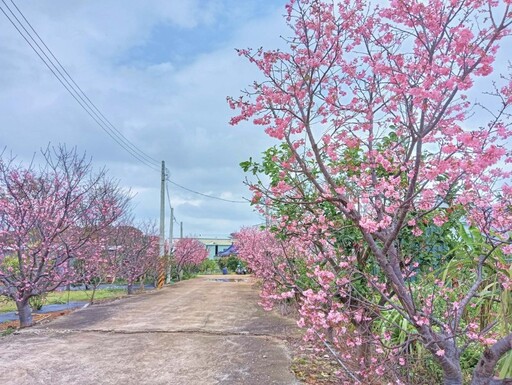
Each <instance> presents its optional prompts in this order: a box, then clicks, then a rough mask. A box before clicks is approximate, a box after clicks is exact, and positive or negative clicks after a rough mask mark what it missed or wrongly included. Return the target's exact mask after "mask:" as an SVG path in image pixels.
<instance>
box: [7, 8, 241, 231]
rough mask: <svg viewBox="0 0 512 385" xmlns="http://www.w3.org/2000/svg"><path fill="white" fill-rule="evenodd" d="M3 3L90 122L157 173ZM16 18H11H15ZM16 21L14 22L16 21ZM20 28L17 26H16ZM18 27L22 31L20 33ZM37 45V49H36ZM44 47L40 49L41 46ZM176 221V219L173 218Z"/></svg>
mask: <svg viewBox="0 0 512 385" xmlns="http://www.w3.org/2000/svg"><path fill="white" fill-rule="evenodd" d="M1 2H2V3H3V4H4V6H5V8H6V9H7V10H8V11H9V13H10V14H11V15H12V17H11V16H9V14H8V13H7V12H6V10H5V9H4V8H3V7H2V5H1V4H0V10H1V11H2V13H3V14H4V15H5V17H6V18H7V19H8V20H9V22H10V23H11V24H12V25H13V26H14V28H15V29H16V30H17V31H18V33H19V34H20V36H21V37H22V38H23V39H24V40H25V41H26V43H27V44H28V45H29V46H30V48H32V50H33V51H34V52H35V53H36V55H37V56H38V57H39V58H40V59H41V61H42V62H43V63H44V64H45V65H46V67H48V69H49V70H50V72H51V73H52V74H53V76H55V78H56V79H57V80H58V81H59V82H60V84H61V85H62V86H63V87H64V88H65V89H66V91H67V92H68V93H69V94H70V95H71V96H72V97H73V99H75V101H76V102H77V103H78V104H79V105H80V107H82V109H83V110H84V111H85V112H86V113H87V114H88V115H89V116H90V117H91V118H92V119H93V120H94V122H95V123H96V124H97V125H98V126H99V127H100V128H101V129H102V130H103V131H104V132H105V133H106V134H107V135H108V136H110V138H112V140H114V141H115V142H116V143H117V144H118V145H119V146H120V147H121V148H123V149H124V150H125V151H126V152H128V153H129V154H130V155H131V156H132V157H134V158H135V159H137V160H138V161H139V162H141V163H142V164H144V165H145V166H147V167H149V168H151V169H152V170H154V171H157V172H160V169H159V168H158V166H157V165H159V164H160V162H159V161H157V160H156V159H155V158H153V157H151V156H149V155H147V154H146V153H145V152H144V151H143V150H141V149H140V148H139V147H138V146H136V145H135V144H133V143H132V142H131V141H130V140H129V139H127V138H126V137H125V136H124V135H123V134H122V133H121V132H120V131H119V130H118V129H117V128H116V127H115V125H114V124H112V122H111V121H110V120H109V119H108V118H107V117H106V116H105V115H104V114H103V113H102V112H101V111H100V109H99V108H98V107H97V106H96V105H95V104H94V103H93V102H92V101H91V99H90V98H89V97H88V96H87V94H86V93H85V92H84V91H83V89H82V88H81V87H80V86H79V85H78V84H77V83H76V81H75V80H74V79H73V77H72V76H71V75H70V74H69V72H68V71H67V70H66V68H65V67H64V66H63V65H62V63H61V62H60V61H59V60H58V59H57V57H56V56H55V55H54V53H53V52H52V50H51V49H50V48H49V47H48V45H47V44H46V43H45V42H44V40H43V39H42V38H41V36H40V35H39V34H38V33H37V31H36V30H35V28H34V27H33V26H32V24H31V23H30V22H29V21H28V19H27V18H26V17H25V15H24V14H23V12H22V11H21V10H20V9H19V7H18V6H17V5H16V4H15V3H14V1H13V0H11V3H12V4H13V6H14V7H15V8H16V10H17V11H18V13H19V15H20V16H21V18H22V19H23V20H24V21H25V23H26V24H27V26H28V28H29V29H30V30H31V31H32V32H33V33H34V34H35V36H36V37H37V39H38V40H39V41H40V43H41V44H39V43H38V41H37V40H36V39H35V38H34V36H33V34H32V33H31V32H30V31H29V30H28V29H27V27H26V26H25V25H24V24H23V22H22V21H21V20H20V18H18V16H17V15H16V14H15V13H14V11H13V10H12V9H11V8H10V7H9V5H8V4H7V3H6V2H5V0H1ZM14 19H15V20H16V21H15V20H14ZM16 22H17V23H16ZM20 27H21V29H20ZM22 30H23V31H24V32H25V33H23V32H22ZM41 45H42V46H41ZM36 47H37V48H36ZM43 47H44V48H43ZM166 181H167V182H169V183H171V184H173V185H174V186H176V187H179V188H181V189H183V190H186V191H189V192H191V193H193V194H197V195H200V196H203V197H206V198H210V199H216V200H219V201H224V202H229V203H247V202H246V201H241V200H240V201H238V200H231V199H224V198H220V197H216V196H213V195H208V194H204V193H201V192H199V191H195V190H193V189H190V188H188V187H185V186H182V185H180V184H178V183H176V182H173V181H171V180H170V179H169V178H168V177H166ZM167 198H168V203H169V206H171V202H170V197H169V192H168V191H167ZM173 219H174V220H175V221H176V218H173Z"/></svg>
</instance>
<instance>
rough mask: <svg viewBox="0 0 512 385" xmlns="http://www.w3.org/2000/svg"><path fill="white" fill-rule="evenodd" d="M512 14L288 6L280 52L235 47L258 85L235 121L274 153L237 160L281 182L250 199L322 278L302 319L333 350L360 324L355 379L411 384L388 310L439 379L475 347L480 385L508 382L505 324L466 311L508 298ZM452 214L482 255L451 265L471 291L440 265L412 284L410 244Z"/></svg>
mask: <svg viewBox="0 0 512 385" xmlns="http://www.w3.org/2000/svg"><path fill="white" fill-rule="evenodd" d="M511 7H512V4H511V3H510V1H509V0H504V1H490V0H489V1H485V0H469V1H441V0H432V1H428V2H427V1H420V0H391V1H390V2H389V3H388V4H379V5H371V4H367V3H366V2H364V1H359V0H356V1H350V2H349V1H343V2H324V1H319V0H297V1H294V0H292V1H290V3H289V4H288V5H287V21H288V24H289V26H290V28H291V29H292V33H293V37H291V38H290V39H289V40H286V43H287V47H288V48H287V50H286V51H279V50H274V51H264V50H263V49H260V50H258V51H256V52H253V51H251V50H240V51H239V53H240V55H242V56H244V57H246V58H247V59H248V60H249V61H251V62H252V63H254V64H255V65H256V66H257V67H258V68H259V69H260V71H261V72H262V74H263V76H264V80H263V81H259V82H255V83H254V84H253V86H252V87H251V88H250V89H249V90H247V91H246V92H245V94H244V96H242V97H240V98H238V99H231V98H230V99H229V103H230V105H231V107H232V108H235V109H239V110H240V114H239V115H238V116H236V117H234V118H233V119H232V121H231V123H232V124H237V123H239V122H240V121H243V120H250V119H252V122H253V123H254V124H256V125H261V126H263V127H264V128H265V132H266V133H267V134H268V135H270V136H271V137H273V138H275V139H276V140H278V141H279V142H281V144H280V145H279V146H275V147H273V149H271V151H267V153H266V156H267V159H266V160H265V161H264V162H263V163H261V164H259V163H256V162H252V161H251V162H248V163H245V164H244V165H243V166H244V168H245V169H246V170H252V171H253V172H255V173H266V174H267V175H269V176H271V177H272V178H271V182H270V186H268V187H267V186H266V184H265V183H263V182H259V183H255V184H254V185H252V186H251V188H252V190H253V191H254V199H253V202H254V203H256V204H262V203H264V204H265V206H267V207H270V208H271V211H272V210H273V211H274V212H275V213H276V214H277V215H275V216H274V218H273V220H274V230H275V231H277V233H279V234H280V236H281V237H288V238H293V239H295V240H298V242H295V246H296V247H298V250H300V251H301V252H302V253H303V255H304V256H303V260H305V261H306V265H307V266H308V274H310V275H311V277H313V278H314V280H315V281H316V282H318V283H319V286H316V287H315V290H311V291H310V292H307V293H306V297H308V298H305V299H304V304H306V305H308V306H306V307H305V308H303V310H304V311H303V312H302V313H301V316H302V318H301V322H302V323H303V324H304V325H309V326H311V327H312V328H313V329H314V330H316V331H320V333H319V335H320V337H322V338H323V339H324V340H326V341H328V340H331V341H335V342H336V341H339V344H341V342H342V341H343V340H344V335H346V333H347V332H348V331H350V329H351V328H350V327H348V325H349V324H352V325H354V324H358V325H360V326H361V330H360V331H359V332H358V333H356V334H355V338H354V339H353V340H352V341H350V342H351V344H352V346H362V345H363V346H365V347H366V349H365V351H366V354H365V357H362V359H361V360H360V361H359V367H358V369H357V370H354V371H352V372H351V374H352V376H353V377H352V380H353V381H355V382H362V379H363V378H366V377H365V376H366V375H367V374H368V372H370V371H373V372H374V373H376V374H377V375H379V376H388V377H389V378H390V381H395V382H397V383H399V382H400V381H403V380H401V379H400V378H399V376H398V375H397V374H395V373H391V372H389V371H386V370H387V369H386V367H385V366H384V365H383V362H384V360H383V359H382V357H383V356H385V357H386V360H390V362H391V361H393V360H394V362H396V365H397V366H399V365H402V366H403V365H405V364H406V362H405V361H404V353H403V352H404V350H403V348H404V347H403V346H402V347H401V346H398V345H394V346H391V345H390V344H389V343H388V342H389V339H390V336H389V335H387V334H385V333H384V334H383V333H382V329H380V331H379V330H376V328H375V326H374V325H375V323H374V322H373V321H374V320H375V319H377V318H379V319H387V320H390V319H391V318H392V317H389V314H394V315H397V317H400V319H402V320H405V322H406V323H407V325H409V326H410V328H409V329H407V330H409V331H408V332H407V333H408V334H407V335H408V337H407V338H408V340H414V341H417V342H419V343H421V344H422V345H423V347H424V348H425V349H427V350H428V351H429V352H430V353H431V354H432V357H433V359H435V361H436V362H437V364H438V365H439V366H440V368H441V369H442V372H443V378H444V380H443V381H444V383H445V384H447V385H448V384H450V385H451V384H462V381H463V378H462V369H461V356H462V355H463V354H464V352H465V350H466V349H467V348H468V347H469V346H477V347H478V348H481V349H483V354H482V355H481V358H480V361H479V362H478V364H477V365H476V366H475V368H474V373H473V378H472V384H474V385H480V384H505V383H508V382H507V381H510V379H497V378H494V375H495V371H496V366H497V364H498V361H499V360H500V359H501V358H502V357H503V356H504V355H506V354H507V353H508V352H509V351H510V350H511V346H512V334H511V333H510V331H507V330H506V328H505V329H504V330H498V329H499V328H497V327H496V325H499V324H500V323H503V322H504V320H503V319H501V320H500V319H496V320H494V321H493V322H491V323H489V324H486V325H480V326H478V325H475V324H474V323H472V322H467V321H466V320H465V319H464V315H465V314H466V313H467V312H468V309H470V308H471V307H474V306H477V303H479V298H481V296H482V295H483V294H482V293H483V292H485V285H486V284H487V283H488V282H489V280H493V279H494V280H495V281H497V282H498V283H499V284H498V285H496V286H494V287H495V289H496V290H498V291H499V292H500V296H501V295H503V294H505V295H508V293H509V289H510V287H511V285H510V284H511V281H510V274H509V273H508V271H509V267H510V264H509V262H507V261H509V258H510V254H512V247H511V245H510V231H511V224H512V211H511V210H510V207H512V187H511V183H510V177H511V172H510V163H511V162H512V153H511V151H510V138H511V134H512V131H511V121H510V114H509V112H508V111H509V106H510V104H511V103H512V78H511V76H510V74H500V73H495V71H494V69H495V68H494V67H496V68H499V69H500V70H506V66H505V65H503V63H500V62H496V58H497V57H498V55H499V54H500V46H499V43H500V42H501V41H503V44H504V45H507V44H510V42H509V35H510V25H511V23H512V11H511ZM486 86H488V89H487V90H486V91H485V94H483V95H478V94H477V93H478V91H480V90H481V89H483V88H484V87H486ZM294 208H295V209H294ZM262 211H264V209H263V210H262ZM454 215H455V216H456V217H457V219H456V221H458V222H460V223H463V225H462V227H463V230H461V231H459V233H458V234H459V235H458V236H457V237H458V238H457V237H456V239H458V240H459V241H460V242H461V243H462V242H463V241H464V240H465V239H466V238H467V237H466V235H467V234H466V233H465V231H466V230H464V229H466V228H469V229H471V230H470V232H473V230H476V231H477V232H478V233H479V234H480V235H481V236H482V238H481V239H480V241H479V242H478V247H472V246H470V245H468V244H464V243H463V244H462V247H463V248H464V250H465V253H463V254H464V255H459V254H460V253H459V252H455V251H454V252H452V253H451V254H450V258H453V259H455V262H453V263H456V264H457V265H460V266H463V271H462V273H461V275H462V276H463V277H464V281H460V280H458V281H456V280H451V281H450V280H446V279H445V276H444V275H441V274H440V272H439V270H438V271H435V270H434V269H431V271H430V272H427V273H428V274H427V273H425V274H423V275H422V276H421V277H419V278H418V277H416V278H415V276H417V274H418V268H419V266H418V262H417V261H415V255H414V254H413V253H412V248H411V247H410V245H411V244H413V243H414V241H410V240H411V239H412V240H413V239H414V238H416V239H417V240H418V242H421V240H422V239H424V237H425V234H424V232H425V230H426V229H427V228H442V227H443V226H445V225H446V224H447V223H448V222H450V221H452V222H453V218H454ZM346 226H349V227H350V228H351V229H352V230H353V231H354V232H355V234H356V237H355V239H356V242H355V243H353V244H352V247H351V248H344V247H342V245H341V243H342V241H343V236H341V237H340V231H342V230H343V229H345V228H346ZM464 226H466V227H464ZM464 234H466V235H464ZM404 240H409V242H405V241H404ZM445 257H448V255H446V256H445ZM457 258H461V259H460V260H458V259H457ZM447 261H448V259H447V258H446V259H444V262H445V263H447ZM441 262H443V261H441ZM449 263H452V262H451V261H450V262H449ZM442 267H444V268H446V266H442ZM413 279H420V281H421V283H422V284H412V282H413ZM427 281H429V282H430V283H432V285H433V287H435V289H434V290H433V291H432V285H426V284H425V283H426V282H427ZM363 288H364V291H362V289H363ZM424 288H425V289H427V288H428V290H423V289H424ZM294 290H295V291H299V288H294V289H292V290H291V291H290V295H291V294H293V292H294ZM326 308H327V309H328V310H325V309H326ZM315 309H324V311H323V312H322V311H315ZM493 315H494V314H493ZM389 322H390V325H391V324H392V322H393V321H389ZM395 326H396V327H398V326H397V325H395ZM326 330H331V333H330V334H329V333H327V332H325V331H326ZM339 347H340V348H341V345H339ZM345 347H346V346H345ZM340 350H341V349H340ZM381 356H382V357H381Z"/></svg>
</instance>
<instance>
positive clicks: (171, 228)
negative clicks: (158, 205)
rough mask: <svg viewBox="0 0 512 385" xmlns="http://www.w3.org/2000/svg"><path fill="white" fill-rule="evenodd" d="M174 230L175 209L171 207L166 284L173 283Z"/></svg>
mask: <svg viewBox="0 0 512 385" xmlns="http://www.w3.org/2000/svg"><path fill="white" fill-rule="evenodd" d="M173 230H174V208H172V207H171V220H170V221H169V261H168V266H167V278H166V280H165V281H166V283H171V252H172V236H173Z"/></svg>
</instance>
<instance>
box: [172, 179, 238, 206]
mask: <svg viewBox="0 0 512 385" xmlns="http://www.w3.org/2000/svg"><path fill="white" fill-rule="evenodd" d="M166 180H167V181H168V182H169V183H171V184H172V185H174V186H176V187H179V188H181V189H183V190H186V191H188V192H191V193H193V194H197V195H201V196H203V197H206V198H210V199H217V200H219V201H223V202H229V203H247V201H237V200H233V199H225V198H220V197H216V196H213V195H208V194H204V193H202V192H199V191H195V190H192V189H190V188H188V187H185V186H182V185H180V184H178V183H176V182H173V181H171V180H170V179H169V178H167V179H166Z"/></svg>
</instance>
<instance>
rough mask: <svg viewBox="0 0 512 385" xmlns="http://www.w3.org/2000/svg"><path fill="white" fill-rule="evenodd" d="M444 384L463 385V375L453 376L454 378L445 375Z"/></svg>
mask: <svg viewBox="0 0 512 385" xmlns="http://www.w3.org/2000/svg"><path fill="white" fill-rule="evenodd" d="M443 384H444V385H462V375H460V376H453V377H447V376H446V375H445V377H444V381H443Z"/></svg>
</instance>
